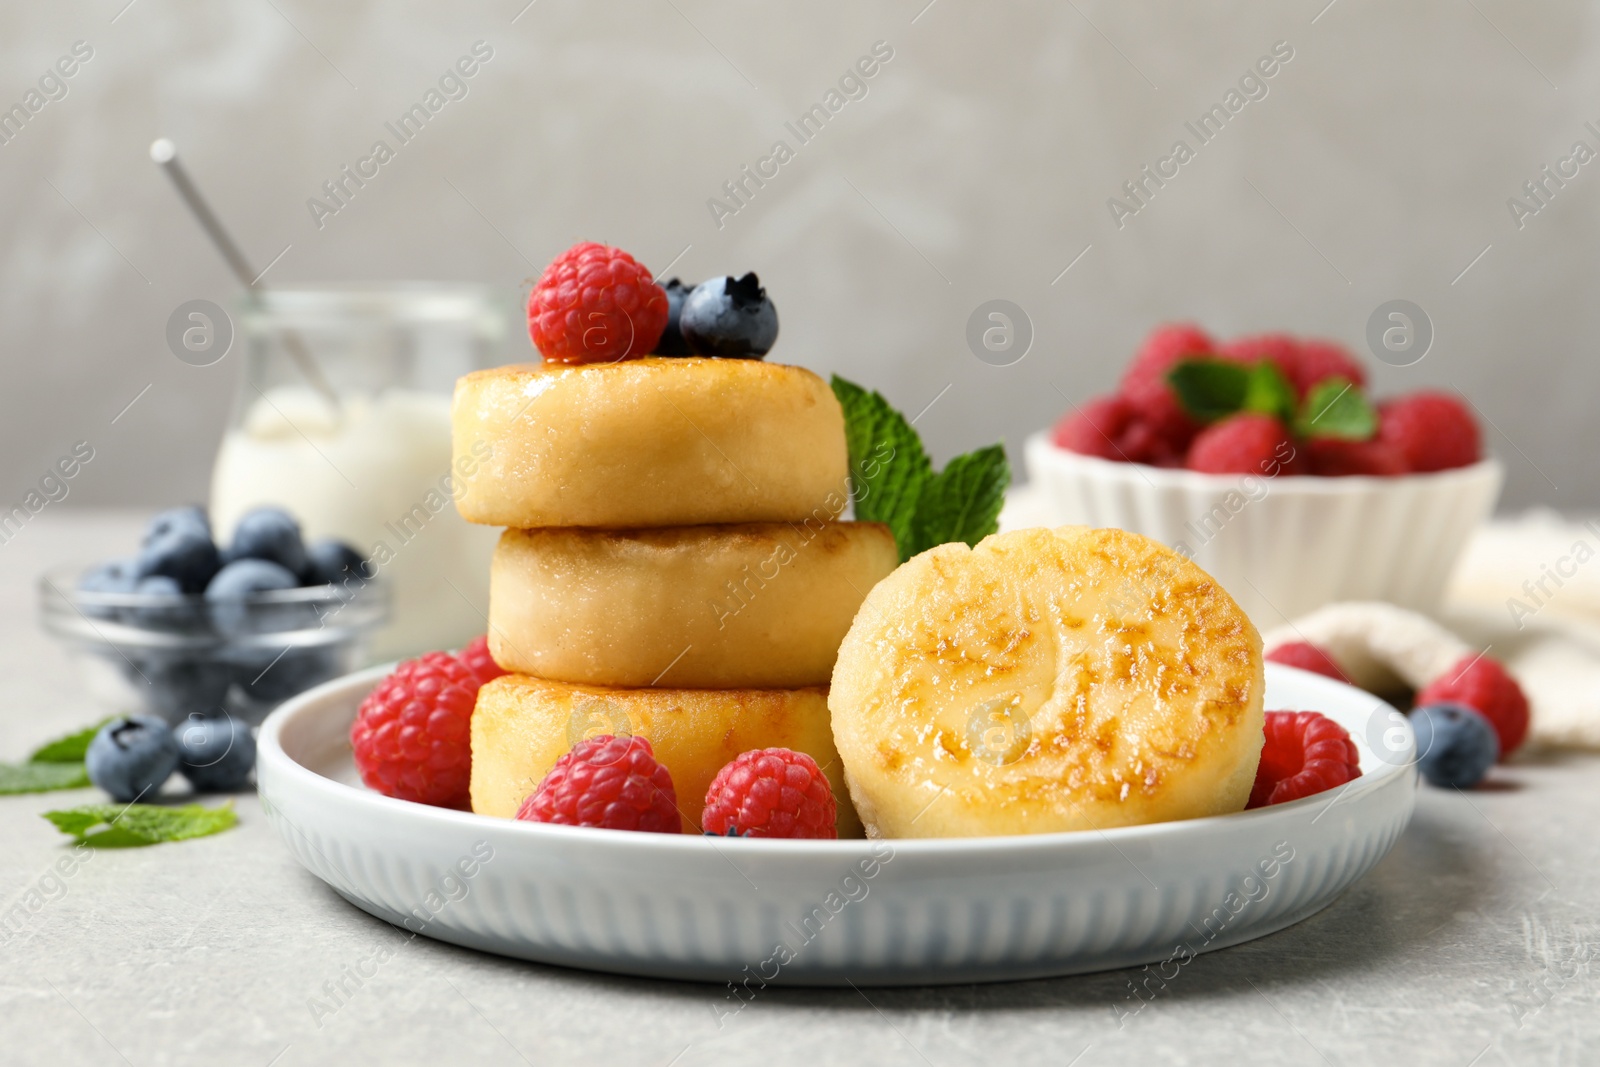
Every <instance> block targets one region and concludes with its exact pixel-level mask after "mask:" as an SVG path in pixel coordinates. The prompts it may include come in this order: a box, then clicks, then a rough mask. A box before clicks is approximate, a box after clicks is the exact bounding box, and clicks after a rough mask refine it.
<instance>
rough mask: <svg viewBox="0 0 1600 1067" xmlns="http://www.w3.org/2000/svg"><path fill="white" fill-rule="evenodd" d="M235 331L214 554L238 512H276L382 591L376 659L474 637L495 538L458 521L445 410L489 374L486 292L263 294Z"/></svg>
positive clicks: (500, 335)
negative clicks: (370, 576) (237, 342)
mask: <svg viewBox="0 0 1600 1067" xmlns="http://www.w3.org/2000/svg"><path fill="white" fill-rule="evenodd" d="M241 326H242V329H241V333H242V335H243V338H244V341H245V347H244V364H245V365H244V368H243V371H242V373H241V376H240V377H241V381H240V386H239V392H238V398H237V400H236V402H235V404H234V409H233V416H232V420H231V423H230V425H229V428H228V431H227V434H226V435H225V436H224V438H223V441H222V447H221V449H220V450H219V451H218V453H217V461H216V466H215V468H214V469H213V471H212V475H211V521H212V527H213V529H214V530H215V531H216V535H217V538H218V540H219V542H222V543H226V539H227V538H229V537H230V536H231V535H232V532H233V527H234V525H235V523H237V522H238V519H239V516H241V515H242V514H244V512H246V511H248V510H249V509H250V508H252V507H255V506H257V505H261V504H275V505H278V506H280V507H283V508H286V509H287V510H288V511H289V512H290V513H291V514H293V515H294V516H296V517H297V518H298V519H299V520H300V524H301V527H302V529H303V531H304V533H305V536H306V538H307V540H308V541H309V540H314V539H317V538H322V537H336V538H339V539H340V540H343V541H346V542H348V543H349V544H351V545H353V546H354V547H356V548H357V549H359V550H360V551H361V552H363V553H365V554H366V555H367V558H368V560H369V565H370V566H372V567H374V568H375V569H376V570H377V571H378V573H380V574H382V575H383V576H384V577H385V578H387V579H388V580H389V582H390V585H391V587H392V589H393V612H392V619H393V621H392V622H391V623H390V625H389V626H388V627H387V628H385V629H384V630H381V631H379V632H378V633H377V634H376V635H375V636H374V638H373V642H372V655H373V656H374V657H375V658H377V659H389V658H394V657H401V656H410V655H415V654H417V653H420V652H424V651H428V650H432V649H449V648H456V647H459V646H461V645H463V644H466V643H467V642H468V641H470V640H471V639H472V638H473V637H474V636H476V635H478V634H481V633H483V632H484V627H485V613H486V612H487V610H488V589H489V559H490V555H491V553H492V552H493V549H494V544H495V538H496V536H497V534H498V533H499V531H498V530H494V529H491V528H488V527H484V526H473V525H471V524H469V523H467V522H466V521H465V520H463V519H462V518H461V516H460V515H459V514H458V513H457V512H456V509H455V502H454V497H453V494H454V490H455V487H456V485H457V482H458V479H459V478H460V477H462V476H470V474H471V472H470V471H466V472H460V473H459V474H458V473H457V472H455V471H452V469H451V459H450V396H451V391H452V389H453V387H454V385H455V380H456V379H457V378H458V377H460V376H461V375H463V374H466V373H467V372H468V371H472V370H476V369H478V368H480V367H485V366H490V365H493V364H494V363H497V362H499V361H500V356H501V352H502V346H503V344H504V339H505V316H504V314H503V313H502V312H501V310H500V309H499V308H498V307H497V306H496V305H495V303H494V302H493V301H492V300H491V299H490V297H489V295H488V294H487V292H486V291H484V290H480V289H477V288H474V287H470V286H451V285H433V284H412V285H405V284H401V285H373V286H367V287H362V286H349V287H341V288H327V289H301V290H271V291H266V292H259V293H255V294H252V295H251V296H249V297H248V298H247V300H246V303H245V305H244V307H243V309H242V315H241ZM308 362H309V364H310V366H308V365H307V364H308Z"/></svg>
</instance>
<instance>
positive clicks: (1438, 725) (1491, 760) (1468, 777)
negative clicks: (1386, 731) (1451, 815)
mask: <svg viewBox="0 0 1600 1067" xmlns="http://www.w3.org/2000/svg"><path fill="white" fill-rule="evenodd" d="M1411 729H1412V730H1413V731H1414V732H1415V733H1416V735H1417V769H1418V770H1420V771H1421V772H1422V776H1423V777H1424V778H1426V779H1427V780H1428V781H1429V782H1430V783H1431V784H1433V785H1437V786H1443V787H1445V788H1453V789H1469V788H1471V787H1472V786H1475V785H1477V784H1478V783H1479V782H1480V781H1482V780H1483V776H1484V775H1486V774H1488V773H1489V768H1490V767H1493V766H1494V764H1495V761H1496V760H1498V759H1499V758H1500V741H1499V738H1498V736H1497V735H1496V734H1495V731H1494V727H1493V726H1491V725H1490V724H1489V720H1488V719H1486V718H1484V717H1483V715H1482V714H1480V713H1479V712H1478V711H1476V710H1475V709H1473V708H1469V707H1467V706H1466V705H1465V704H1425V705H1423V706H1422V707H1420V708H1417V709H1416V710H1415V711H1413V712H1412V713H1411Z"/></svg>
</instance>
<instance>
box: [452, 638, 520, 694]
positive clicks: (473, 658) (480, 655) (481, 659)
mask: <svg viewBox="0 0 1600 1067" xmlns="http://www.w3.org/2000/svg"><path fill="white" fill-rule="evenodd" d="M456 659H458V660H460V661H461V662H462V663H464V664H466V665H467V669H468V670H470V671H471V672H472V673H473V674H475V675H477V676H478V684H479V685H485V684H487V683H489V682H492V681H494V680H495V679H496V678H498V677H500V676H501V675H502V674H510V673H511V672H510V671H508V670H506V669H505V668H504V667H502V666H500V664H498V663H496V662H495V661H494V657H493V656H491V655H490V654H489V635H488V634H485V635H483V636H482V637H476V638H473V640H472V643H471V644H469V645H468V646H467V647H466V648H463V649H462V650H461V651H460V652H457V653H456Z"/></svg>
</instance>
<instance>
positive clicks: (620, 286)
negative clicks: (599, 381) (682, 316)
mask: <svg viewBox="0 0 1600 1067" xmlns="http://www.w3.org/2000/svg"><path fill="white" fill-rule="evenodd" d="M666 328H667V293H666V290H664V289H662V288H661V286H659V285H657V284H656V283H655V279H653V278H652V277H651V276H650V272H649V271H648V270H646V269H645V268H644V266H643V264H641V263H639V261H638V260H636V259H634V258H633V257H632V256H630V255H628V253H626V252H624V251H622V250H621V249H620V248H609V247H607V246H606V245H602V244H596V243H594V242H593V241H584V242H582V243H581V244H575V245H573V246H572V247H571V248H569V249H567V250H566V251H565V252H563V253H561V254H560V255H559V256H557V257H556V258H555V259H553V260H552V261H551V262H550V265H549V266H548V267H546V268H545V270H544V275H543V277H541V278H540V279H539V284H537V285H535V286H534V287H533V292H532V293H530V294H529V296H528V336H530V337H531V338H533V344H534V347H535V348H537V349H538V350H539V351H540V353H541V354H543V356H544V358H545V359H548V360H550V361H551V362H554V363H615V362H617V361H619V360H624V359H637V358H638V357H640V356H644V355H648V354H649V353H650V352H652V351H654V349H655V347H656V342H657V341H659V340H661V332H662V331H663V330H665V329H666Z"/></svg>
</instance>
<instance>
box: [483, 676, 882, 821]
mask: <svg viewBox="0 0 1600 1067" xmlns="http://www.w3.org/2000/svg"><path fill="white" fill-rule="evenodd" d="M620 733H630V734H636V735H638V736H641V737H644V738H646V739H647V740H649V742H650V745H651V747H652V748H653V749H654V750H655V754H656V759H657V760H659V761H660V762H661V764H662V765H663V766H664V767H666V768H667V772H668V773H669V774H671V775H672V784H673V788H674V789H676V790H677V793H678V810H679V811H680V812H682V813H683V819H684V822H683V832H684V833H687V834H698V833H699V832H700V812H701V810H702V809H703V808H704V807H705V799H706V790H707V789H708V788H710V786H711V779H712V778H714V777H716V774H717V772H718V771H720V770H721V769H722V768H723V767H724V766H725V765H726V764H727V763H729V762H730V761H731V760H732V759H733V758H734V757H735V756H737V755H739V754H740V753H741V752H748V751H749V750H750V749H753V748H790V749H794V750H795V751H797V752H804V753H806V754H807V755H808V756H810V757H811V758H812V759H814V760H816V761H817V766H819V767H821V768H822V770H823V773H824V774H826V775H827V776H828V781H829V782H830V783H831V784H832V785H833V794H834V796H835V797H836V798H837V799H838V801H839V820H838V828H839V836H840V837H860V836H861V822H860V820H859V819H857V818H856V813H855V809H853V808H852V807H851V806H850V795H849V793H848V792H847V791H846V790H845V787H844V774H843V769H842V768H841V767H840V765H839V756H838V753H837V752H836V751H835V750H834V747H833V735H832V733H831V732H830V730H829V728H828V690H827V688H826V687H813V688H806V689H612V688H608V687H605V686H593V685H568V684H567V683H564V682H547V681H543V680H542V679H538V678H530V677H527V676H526V675H520V674H507V675H504V676H502V677H500V678H496V679H495V680H494V681H492V682H489V683H488V684H487V685H485V686H484V687H483V688H482V689H480V690H478V704H477V707H476V708H475V709H474V710H473V713H472V810H473V811H475V812H477V813H478V814H480V815H494V816H499V817H500V818H506V819H509V818H511V817H513V816H514V815H516V813H517V808H518V807H519V806H520V805H521V804H522V801H523V799H524V798H525V797H527V795H528V794H529V793H531V792H533V791H534V790H535V789H537V788H538V786H539V783H540V782H541V781H543V780H544V776H545V775H546V774H548V773H550V768H551V767H553V766H555V762H556V760H557V759H559V758H560V757H561V756H562V755H563V754H565V753H566V752H567V751H568V750H570V749H571V748H572V746H573V745H575V744H577V743H578V742H579V741H582V740H583V739H585V738H587V737H594V736H597V735H599V734H620Z"/></svg>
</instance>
